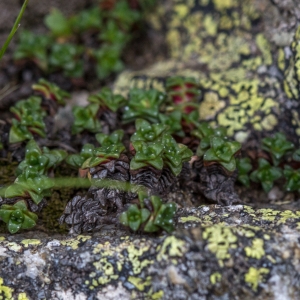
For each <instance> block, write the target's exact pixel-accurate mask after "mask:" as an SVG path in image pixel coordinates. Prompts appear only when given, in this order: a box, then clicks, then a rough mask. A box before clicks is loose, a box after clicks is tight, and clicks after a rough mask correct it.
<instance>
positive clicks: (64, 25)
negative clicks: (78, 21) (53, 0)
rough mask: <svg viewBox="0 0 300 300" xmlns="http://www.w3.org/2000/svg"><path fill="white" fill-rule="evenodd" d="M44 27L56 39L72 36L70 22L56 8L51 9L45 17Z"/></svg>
mask: <svg viewBox="0 0 300 300" xmlns="http://www.w3.org/2000/svg"><path fill="white" fill-rule="evenodd" d="M44 22H45V25H46V26H47V27H48V29H49V30H50V32H51V34H52V35H53V36H54V37H56V38H59V37H60V38H61V37H68V36H70V35H71V34H72V27H71V22H70V20H69V19H68V18H66V17H65V16H64V15H63V13H62V12H61V11H60V10H58V9H57V8H53V9H52V10H51V11H50V13H49V14H48V15H47V16H46V17H45V20H44Z"/></svg>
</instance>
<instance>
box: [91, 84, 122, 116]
mask: <svg viewBox="0 0 300 300" xmlns="http://www.w3.org/2000/svg"><path fill="white" fill-rule="evenodd" d="M88 101H89V102H90V103H96V104H98V105H99V108H100V109H109V110H111V111H113V112H116V111H117V110H118V109H120V108H121V107H124V106H125V104H126V103H127V100H126V99H125V98H124V97H123V96H121V95H115V94H114V93H113V92H112V90H111V89H109V88H108V87H104V88H102V89H101V91H100V92H99V93H97V94H95V95H91V96H89V98H88Z"/></svg>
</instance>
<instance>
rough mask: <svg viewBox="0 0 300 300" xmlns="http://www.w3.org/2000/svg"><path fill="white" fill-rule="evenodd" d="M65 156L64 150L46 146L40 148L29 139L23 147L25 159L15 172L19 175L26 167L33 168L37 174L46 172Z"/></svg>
mask: <svg viewBox="0 0 300 300" xmlns="http://www.w3.org/2000/svg"><path fill="white" fill-rule="evenodd" d="M66 156H67V153H66V151H64V150H59V149H54V150H49V149H48V148H47V147H44V148H43V151H42V150H41V149H40V147H39V146H38V144H37V143H36V142H35V141H34V140H30V141H29V142H28V143H27V145H26V148H25V159H24V160H23V161H22V162H21V163H20V164H19V166H18V168H17V169H16V174H17V175H20V174H21V173H23V172H24V170H25V169H26V168H31V169H34V171H35V172H36V173H37V174H44V175H45V174H47V171H48V170H49V169H50V168H54V167H56V166H57V165H59V164H60V163H61V162H62V161H63V160H64V159H65V158H66Z"/></svg>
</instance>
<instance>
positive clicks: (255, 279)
mask: <svg viewBox="0 0 300 300" xmlns="http://www.w3.org/2000/svg"><path fill="white" fill-rule="evenodd" d="M269 272H270V271H269V269H267V268H259V269H256V268H254V267H250V268H249V270H248V272H247V273H246V274H245V281H246V282H247V283H248V284H249V285H250V286H251V288H252V290H253V291H255V292H256V291H257V288H258V285H259V284H260V283H261V282H262V281H263V279H264V276H265V275H267V274H269Z"/></svg>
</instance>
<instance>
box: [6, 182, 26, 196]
mask: <svg viewBox="0 0 300 300" xmlns="http://www.w3.org/2000/svg"><path fill="white" fill-rule="evenodd" d="M25 195H26V192H25V190H24V188H23V187H22V186H20V185H18V184H16V183H13V184H12V185H10V186H8V187H7V188H6V190H5V198H14V197H18V196H25Z"/></svg>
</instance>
